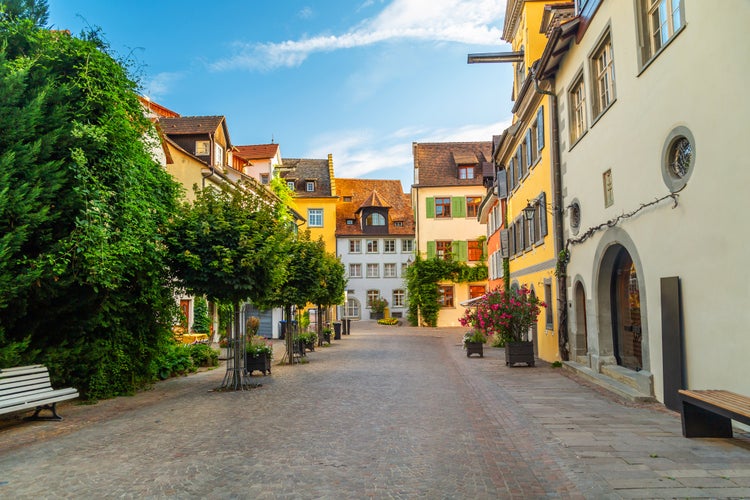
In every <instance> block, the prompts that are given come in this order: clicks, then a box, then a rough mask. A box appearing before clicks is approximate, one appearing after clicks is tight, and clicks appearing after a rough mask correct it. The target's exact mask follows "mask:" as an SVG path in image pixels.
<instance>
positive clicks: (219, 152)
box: [214, 144, 224, 167]
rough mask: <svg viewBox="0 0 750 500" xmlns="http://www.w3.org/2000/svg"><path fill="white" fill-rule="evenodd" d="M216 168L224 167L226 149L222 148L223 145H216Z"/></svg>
mask: <svg viewBox="0 0 750 500" xmlns="http://www.w3.org/2000/svg"><path fill="white" fill-rule="evenodd" d="M214 166H215V167H223V166H224V148H223V147H221V144H215V145H214Z"/></svg>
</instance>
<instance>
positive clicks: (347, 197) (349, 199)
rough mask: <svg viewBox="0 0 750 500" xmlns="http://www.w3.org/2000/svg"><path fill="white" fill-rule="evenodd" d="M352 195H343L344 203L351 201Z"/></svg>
mask: <svg viewBox="0 0 750 500" xmlns="http://www.w3.org/2000/svg"><path fill="white" fill-rule="evenodd" d="M351 202H352V197H351V196H344V203H351Z"/></svg>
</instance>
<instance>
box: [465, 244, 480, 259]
mask: <svg viewBox="0 0 750 500" xmlns="http://www.w3.org/2000/svg"><path fill="white" fill-rule="evenodd" d="M468 243H469V260H470V261H478V260H482V242H481V241H478V240H474V241H471V240H469V242H468Z"/></svg>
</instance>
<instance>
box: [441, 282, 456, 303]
mask: <svg viewBox="0 0 750 500" xmlns="http://www.w3.org/2000/svg"><path fill="white" fill-rule="evenodd" d="M438 304H440V307H453V285H440V286H438Z"/></svg>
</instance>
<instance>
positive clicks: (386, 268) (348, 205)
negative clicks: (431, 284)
mask: <svg viewBox="0 0 750 500" xmlns="http://www.w3.org/2000/svg"><path fill="white" fill-rule="evenodd" d="M336 186H337V190H338V194H339V200H338V203H337V205H336V255H337V256H338V257H339V258H340V259H341V262H342V263H343V264H344V267H345V269H346V277H347V280H348V285H347V293H346V301H345V305H344V306H343V308H342V311H340V317H344V318H351V319H371V315H370V313H371V312H372V311H371V307H370V306H371V303H372V301H373V300H374V299H377V298H382V299H385V300H386V301H388V314H389V315H390V316H391V317H394V318H402V317H406V301H407V299H408V297H407V290H406V284H405V283H404V280H403V278H404V273H405V271H406V267H407V266H408V265H409V264H410V263H411V262H413V261H414V215H413V213H412V209H411V198H410V196H409V195H408V194H405V193H404V192H403V190H402V187H401V182H400V181H397V180H372V179H336ZM372 319H375V318H374V317H372Z"/></svg>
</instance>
